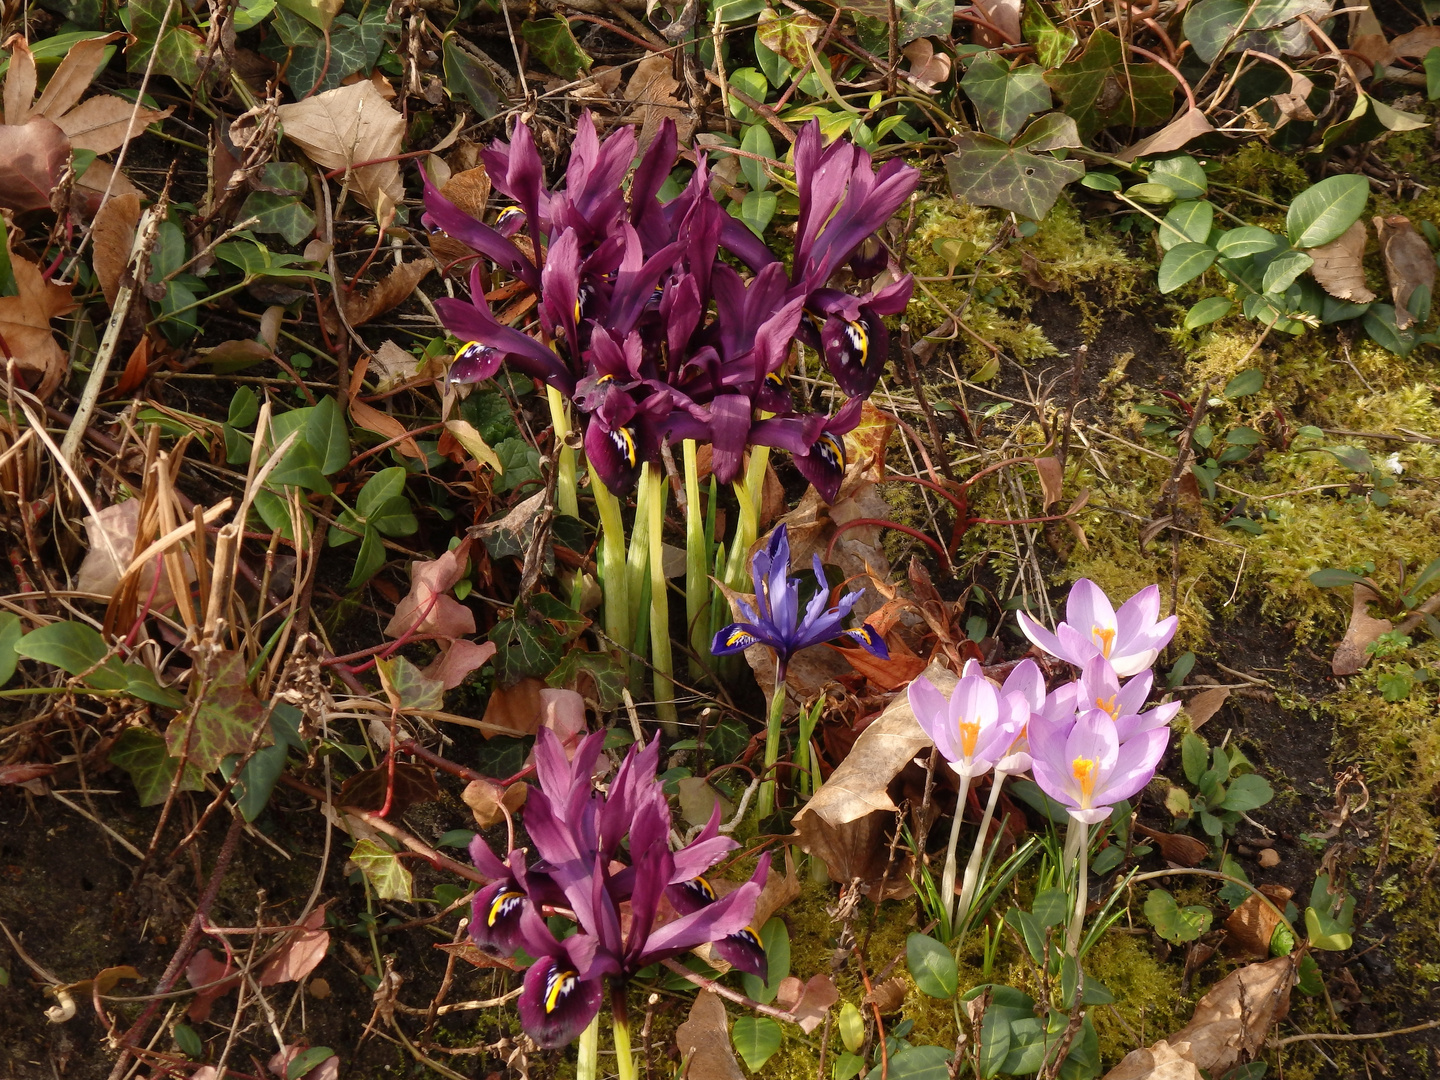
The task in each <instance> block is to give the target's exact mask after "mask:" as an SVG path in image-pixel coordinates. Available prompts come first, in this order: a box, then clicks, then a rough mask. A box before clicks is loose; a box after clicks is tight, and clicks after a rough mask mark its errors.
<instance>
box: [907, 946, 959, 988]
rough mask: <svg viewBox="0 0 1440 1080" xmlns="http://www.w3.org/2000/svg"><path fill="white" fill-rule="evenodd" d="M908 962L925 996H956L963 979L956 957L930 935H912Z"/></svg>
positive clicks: (908, 947) (908, 948)
mask: <svg viewBox="0 0 1440 1080" xmlns="http://www.w3.org/2000/svg"><path fill="white" fill-rule="evenodd" d="M905 960H906V963H908V964H909V966H910V974H911V976H913V977H914V979H915V985H916V986H918V987H919V988H920V989H921V991H922V992H923V993H926V994H929V995H930V996H931V997H933V998H942V999H943V998H950V997H954V996H955V991H956V989H958V987H959V978H960V976H959V973H958V971H957V969H956V966H955V957H954V956H952V955H951V954H950V950H949V949H947V948H946V947H945V946H944V945H942V944H940V942H938V941H936V940H935V939H934V938H932V937H930V936H929V935H928V934H911V935H910V936H909V937H908V938H906V939H905Z"/></svg>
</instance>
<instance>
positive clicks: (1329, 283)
mask: <svg viewBox="0 0 1440 1080" xmlns="http://www.w3.org/2000/svg"><path fill="white" fill-rule="evenodd" d="M1365 235H1366V234H1365V223H1364V222H1363V221H1357V222H1354V223H1353V224H1352V225H1351V226H1350V227H1349V228H1348V229H1346V230H1345V231H1344V232H1343V233H1341V234H1340V236H1339V238H1338V239H1336V240H1332V241H1330V243H1328V244H1325V245H1324V246H1323V247H1318V248H1310V249H1309V250H1308V251H1307V252H1305V254H1307V255H1309V256H1310V258H1312V259H1314V260H1315V262H1314V265H1312V266H1311V267H1310V274H1311V276H1312V277H1314V278H1315V280H1316V281H1318V282H1319V283H1320V285H1321V287H1322V288H1324V290H1325V291H1326V292H1328V293H1329V294H1330V295H1331V296H1334V297H1336V298H1338V299H1340V300H1351V301H1353V302H1355V303H1357V304H1368V303H1369V302H1370V301H1371V300H1374V299H1375V294H1374V293H1372V292H1371V291H1370V290H1369V289H1367V288H1366V287H1365V267H1364V264H1363V260H1364V258H1365Z"/></svg>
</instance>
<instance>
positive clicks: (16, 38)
mask: <svg viewBox="0 0 1440 1080" xmlns="http://www.w3.org/2000/svg"><path fill="white" fill-rule="evenodd" d="M5 48H7V49H9V50H10V67H9V69H8V70H7V71H6V72H5V123H7V124H23V123H25V121H26V120H29V119H30V106H31V104H32V103H33V102H34V101H35V86H36V73H35V55H34V54H33V53H32V52H31V51H30V44H29V42H27V41H26V40H25V37H24V35H23V34H14V35H12V36H11V37H10V39H9V40H8V41H6V42H5Z"/></svg>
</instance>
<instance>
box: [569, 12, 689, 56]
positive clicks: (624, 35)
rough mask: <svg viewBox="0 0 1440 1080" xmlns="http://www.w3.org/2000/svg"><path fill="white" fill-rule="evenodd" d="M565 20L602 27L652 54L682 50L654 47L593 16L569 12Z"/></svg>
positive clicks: (628, 32) (652, 43)
mask: <svg viewBox="0 0 1440 1080" xmlns="http://www.w3.org/2000/svg"><path fill="white" fill-rule="evenodd" d="M565 18H566V19H579V20H580V21H581V22H588V23H594V24H595V25H596V26H603V27H604V28H605V29H606V30H609V31H610V33H612V34H614V35H615V36H616V37H622V38H624V39H625V40H626V41H628V42H630V43H631V44H632V45H639V46H640V47H641V48H642V49H648V50H649V51H650V52H652V53H663V52H673V51H674V50H676V49H679V48H683V46H681V45H656V44H655V43H654V42H651V41H646V40H645V39H644V38H642V37H640V36H639V35H638V34H632V33H630V31H628V30H622V29H620V27H618V26H616V25H615V24H614V23H612V22H606V21H605V20H604V19H601V18H599V17H597V16H595V15H584V14H581V13H579V12H575V11H569V12H566V13H565Z"/></svg>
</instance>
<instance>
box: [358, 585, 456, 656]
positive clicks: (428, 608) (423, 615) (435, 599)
mask: <svg viewBox="0 0 1440 1080" xmlns="http://www.w3.org/2000/svg"><path fill="white" fill-rule="evenodd" d="M439 602H440V593H438V592H437V593H435V594H434V595H432V596H431V597H430V603H428V604H426V605H425V610H424V611H422V612H420V616H419V618H417V619H416V620H415V621H414V623H412V624H411V626H410V629H409V630H406V631H405V633H403V634H401V635H400V636H399V637H398V638H396V639H395V640H394V641H393V642H391V643H390V644H389V645H388V646H386V647H385V648H383V649H381V650H380V655H379V659H381V660H389V659H390V657H391V656H393V655H394V654H395V650H396V649H398V648H400V646H402V645H405V644H408V643H409V642H410V640H411V639H412V638H414V637H415V631H416V630H418V629H419V628H420V624H421V623H423V622H424V621H425V620H426V619H428V618H429V617H430V612H432V611H434V610H435V605H436V604H438V603H439ZM374 666H375V661H374V660H371V661H370V662H369V663H367V664H361V665H360V666H359V667H352V668H351V669H350V673H351V674H352V675H359V674H360V673H361V672H363V671H369V670H370V669H371V668H372V667H374Z"/></svg>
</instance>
